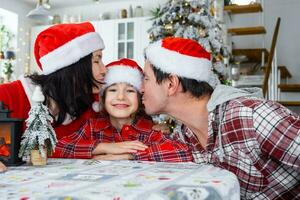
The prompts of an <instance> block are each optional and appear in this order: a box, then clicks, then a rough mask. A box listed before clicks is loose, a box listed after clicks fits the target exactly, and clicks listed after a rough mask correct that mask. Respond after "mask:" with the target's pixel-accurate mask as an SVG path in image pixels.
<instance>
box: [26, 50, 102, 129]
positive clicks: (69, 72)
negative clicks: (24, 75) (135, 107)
mask: <svg viewBox="0 0 300 200" xmlns="http://www.w3.org/2000/svg"><path fill="white" fill-rule="evenodd" d="M29 78H30V79H31V80H32V81H33V83H34V84H36V85H40V86H41V87H42V91H43V94H44V95H45V102H44V103H45V104H46V105H47V106H48V107H49V106H50V102H51V100H54V101H55V104H56V106H57V107H58V109H59V113H58V117H57V119H56V121H55V124H54V125H55V126H57V125H60V124H62V123H63V121H64V120H65V118H66V115H67V113H68V114H69V115H71V117H75V118H77V117H79V116H80V115H81V114H82V113H83V112H85V111H86V110H87V109H88V107H90V106H91V104H92V102H93V92H92V89H93V87H97V85H96V84H97V83H98V81H97V80H95V79H94V77H93V71H92V54H89V55H87V56H85V57H83V58H81V59H80V60H79V61H78V62H76V63H74V64H72V65H70V66H68V67H64V68H62V69H60V70H58V71H56V72H53V73H51V74H49V75H38V74H36V73H35V74H32V75H30V76H29Z"/></svg>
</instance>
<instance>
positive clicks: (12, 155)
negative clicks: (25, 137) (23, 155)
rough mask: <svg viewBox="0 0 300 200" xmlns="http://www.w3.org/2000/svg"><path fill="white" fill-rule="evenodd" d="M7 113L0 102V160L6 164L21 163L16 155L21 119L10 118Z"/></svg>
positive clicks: (18, 146)
mask: <svg viewBox="0 0 300 200" xmlns="http://www.w3.org/2000/svg"><path fill="white" fill-rule="evenodd" d="M9 113H10V111H9V110H6V109H5V108H4V104H3V103H2V102H0V161H2V162H3V163H4V164H5V165H7V166H11V165H20V164H22V163H23V162H22V159H20V158H19V157H18V153H19V149H20V143H21V136H22V124H23V120H22V119H15V118H10V117H9Z"/></svg>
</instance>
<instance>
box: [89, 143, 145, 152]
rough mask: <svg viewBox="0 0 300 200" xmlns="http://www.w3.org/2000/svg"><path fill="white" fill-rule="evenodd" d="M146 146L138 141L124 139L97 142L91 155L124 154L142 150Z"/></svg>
mask: <svg viewBox="0 0 300 200" xmlns="http://www.w3.org/2000/svg"><path fill="white" fill-rule="evenodd" d="M147 148H148V146H146V145H144V144H143V143H142V142H140V141H137V140H135V141H126V142H117V143H99V144H98V145H97V146H96V148H95V149H94V151H93V155H99V154H125V153H136V152H137V151H144V150H145V149H147Z"/></svg>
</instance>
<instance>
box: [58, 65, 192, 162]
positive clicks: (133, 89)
mask: <svg viewBox="0 0 300 200" xmlns="http://www.w3.org/2000/svg"><path fill="white" fill-rule="evenodd" d="M107 70H108V71H107V74H106V76H105V85H104V86H103V87H102V91H101V92H102V94H103V95H102V101H101V102H103V104H104V111H105V112H106V115H104V114H103V113H102V114H101V115H99V116H98V117H97V118H95V119H90V120H88V121H87V122H86V123H85V125H83V127H82V128H81V129H80V130H79V131H77V132H75V133H74V134H72V135H69V136H67V137H64V138H62V139H61V140H59V141H58V143H57V145H56V149H55V153H54V156H55V157H67V158H95V159H106V160H118V159H137V160H153V161H167V162H187V161H191V160H192V156H191V154H190V152H189V151H188V147H187V146H185V145H184V144H181V143H179V142H176V141H173V140H170V139H168V138H166V137H165V136H164V135H163V133H162V132H160V131H154V130H153V129H152V125H153V124H152V121H151V120H149V117H147V116H146V115H145V114H144V111H143V108H142V103H141V94H140V93H139V89H140V87H141V83H142V78H143V72H142V69H141V68H140V67H139V66H138V64H137V63H136V62H134V61H133V60H130V59H121V60H119V61H115V62H112V63H110V64H108V65H107Z"/></svg>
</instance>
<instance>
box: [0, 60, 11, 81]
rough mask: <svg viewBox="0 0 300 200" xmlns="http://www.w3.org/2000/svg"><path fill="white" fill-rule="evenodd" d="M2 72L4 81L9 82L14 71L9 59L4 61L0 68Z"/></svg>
mask: <svg viewBox="0 0 300 200" xmlns="http://www.w3.org/2000/svg"><path fill="white" fill-rule="evenodd" d="M2 72H3V74H4V82H9V81H10V78H11V75H12V73H13V72H14V70H13V65H12V63H11V62H10V61H7V62H5V63H4V65H3V68H2Z"/></svg>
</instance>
